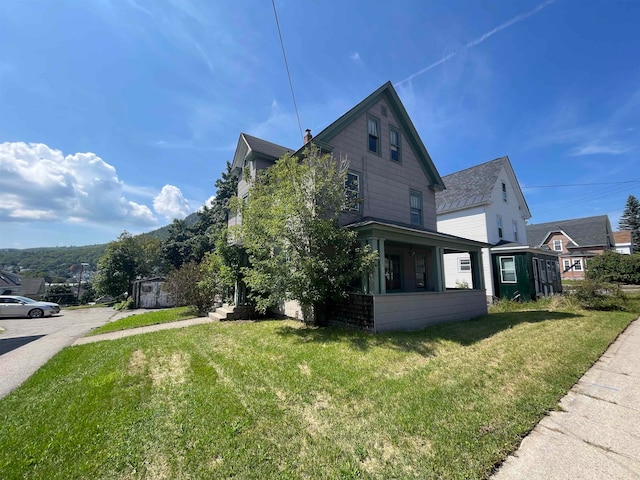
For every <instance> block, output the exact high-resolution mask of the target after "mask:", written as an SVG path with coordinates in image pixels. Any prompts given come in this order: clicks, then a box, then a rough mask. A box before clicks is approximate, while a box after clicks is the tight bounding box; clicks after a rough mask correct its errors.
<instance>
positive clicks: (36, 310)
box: [29, 308, 44, 318]
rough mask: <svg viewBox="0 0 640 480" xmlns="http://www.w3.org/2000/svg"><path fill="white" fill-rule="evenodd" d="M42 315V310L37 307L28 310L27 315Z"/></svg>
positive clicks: (37, 316) (33, 316) (36, 316)
mask: <svg viewBox="0 0 640 480" xmlns="http://www.w3.org/2000/svg"><path fill="white" fill-rule="evenodd" d="M43 316H44V312H43V311H42V310H40V309H39V308H34V309H33V310H31V311H30V312H29V317H30V318H40V317H43Z"/></svg>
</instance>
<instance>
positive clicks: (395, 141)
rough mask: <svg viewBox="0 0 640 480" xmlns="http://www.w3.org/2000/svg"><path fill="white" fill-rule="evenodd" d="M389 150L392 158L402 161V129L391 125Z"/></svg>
mask: <svg viewBox="0 0 640 480" xmlns="http://www.w3.org/2000/svg"><path fill="white" fill-rule="evenodd" d="M389 150H390V156H391V160H393V161H395V162H399V161H400V131H398V130H396V129H395V128H393V127H389Z"/></svg>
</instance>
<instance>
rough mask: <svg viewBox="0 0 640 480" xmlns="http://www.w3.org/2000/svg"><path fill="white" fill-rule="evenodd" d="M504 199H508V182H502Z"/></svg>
mask: <svg viewBox="0 0 640 480" xmlns="http://www.w3.org/2000/svg"><path fill="white" fill-rule="evenodd" d="M502 200H504V201H505V202H506V201H507V184H506V183H504V182H502Z"/></svg>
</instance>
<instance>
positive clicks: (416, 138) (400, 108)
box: [296, 82, 444, 191]
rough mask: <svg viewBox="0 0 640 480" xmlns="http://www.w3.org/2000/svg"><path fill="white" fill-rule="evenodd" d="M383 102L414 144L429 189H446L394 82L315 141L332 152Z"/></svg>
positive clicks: (329, 127) (380, 89) (370, 96)
mask: <svg viewBox="0 0 640 480" xmlns="http://www.w3.org/2000/svg"><path fill="white" fill-rule="evenodd" d="M381 99H384V100H385V102H386V103H387V106H388V107H389V109H390V110H391V112H392V113H393V115H394V116H395V118H396V120H397V121H398V123H399V127H400V129H401V130H402V131H403V132H404V137H405V140H406V141H407V142H408V143H409V145H411V148H412V149H413V151H414V152H415V154H416V157H417V158H418V161H419V162H420V165H421V166H422V169H423V171H424V173H425V175H426V177H427V178H428V179H429V182H430V187H431V188H432V189H433V190H436V191H438V190H442V189H443V188H444V183H443V182H442V178H440V174H439V173H438V170H437V169H436V166H435V165H434V163H433V160H431V156H430V155H429V152H427V148H426V147H425V146H424V143H422V139H421V138H420V135H418V131H417V130H416V128H415V126H414V125H413V122H412V121H411V118H409V114H408V113H407V111H406V110H405V108H404V105H403V104H402V101H401V100H400V97H398V94H397V92H396V91H395V89H394V88H393V85H392V84H391V82H386V83H385V84H384V85H382V86H381V87H380V88H378V89H377V90H376V91H375V92H373V93H372V94H371V95H369V96H368V97H367V98H365V99H364V100H362V101H361V102H360V103H358V104H357V105H356V106H355V107H353V108H351V109H350V110H349V111H348V112H346V113H345V114H343V115H342V116H340V117H339V118H338V119H337V120H336V121H334V122H333V123H331V124H330V125H329V126H328V127H326V128H325V129H324V130H322V131H321V132H320V133H318V134H317V135H316V136H315V137H313V139H312V142H313V143H314V144H316V145H317V146H319V147H320V148H326V149H327V150H332V148H331V145H330V143H331V140H332V139H333V138H334V137H336V136H337V135H338V134H339V133H340V132H342V131H343V130H344V129H345V128H346V127H348V126H349V125H350V124H351V123H353V122H354V121H355V120H356V119H358V118H360V116H362V115H364V114H365V113H366V112H367V111H368V110H370V109H371V107H373V106H374V105H375V104H376V103H378V101H380V100H381ZM303 148H304V147H303ZM300 150H302V149H300ZM300 150H298V152H300ZM296 153H297V152H296Z"/></svg>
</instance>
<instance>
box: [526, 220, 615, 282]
mask: <svg viewBox="0 0 640 480" xmlns="http://www.w3.org/2000/svg"><path fill="white" fill-rule="evenodd" d="M527 236H528V237H529V241H530V242H531V244H532V245H534V246H537V247H546V248H548V249H550V250H552V251H554V252H557V253H558V254H559V256H560V268H561V272H562V279H563V280H582V279H584V277H585V274H584V272H585V270H586V269H587V264H588V261H589V259H590V258H593V257H594V256H596V255H601V254H603V253H604V252H606V251H607V250H612V249H613V248H615V242H614V239H613V231H612V230H611V223H610V222H609V217H608V216H607V215H598V216H595V217H585V218H574V219H570V220H560V221H556V222H546V223H538V224H535V225H527Z"/></svg>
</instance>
